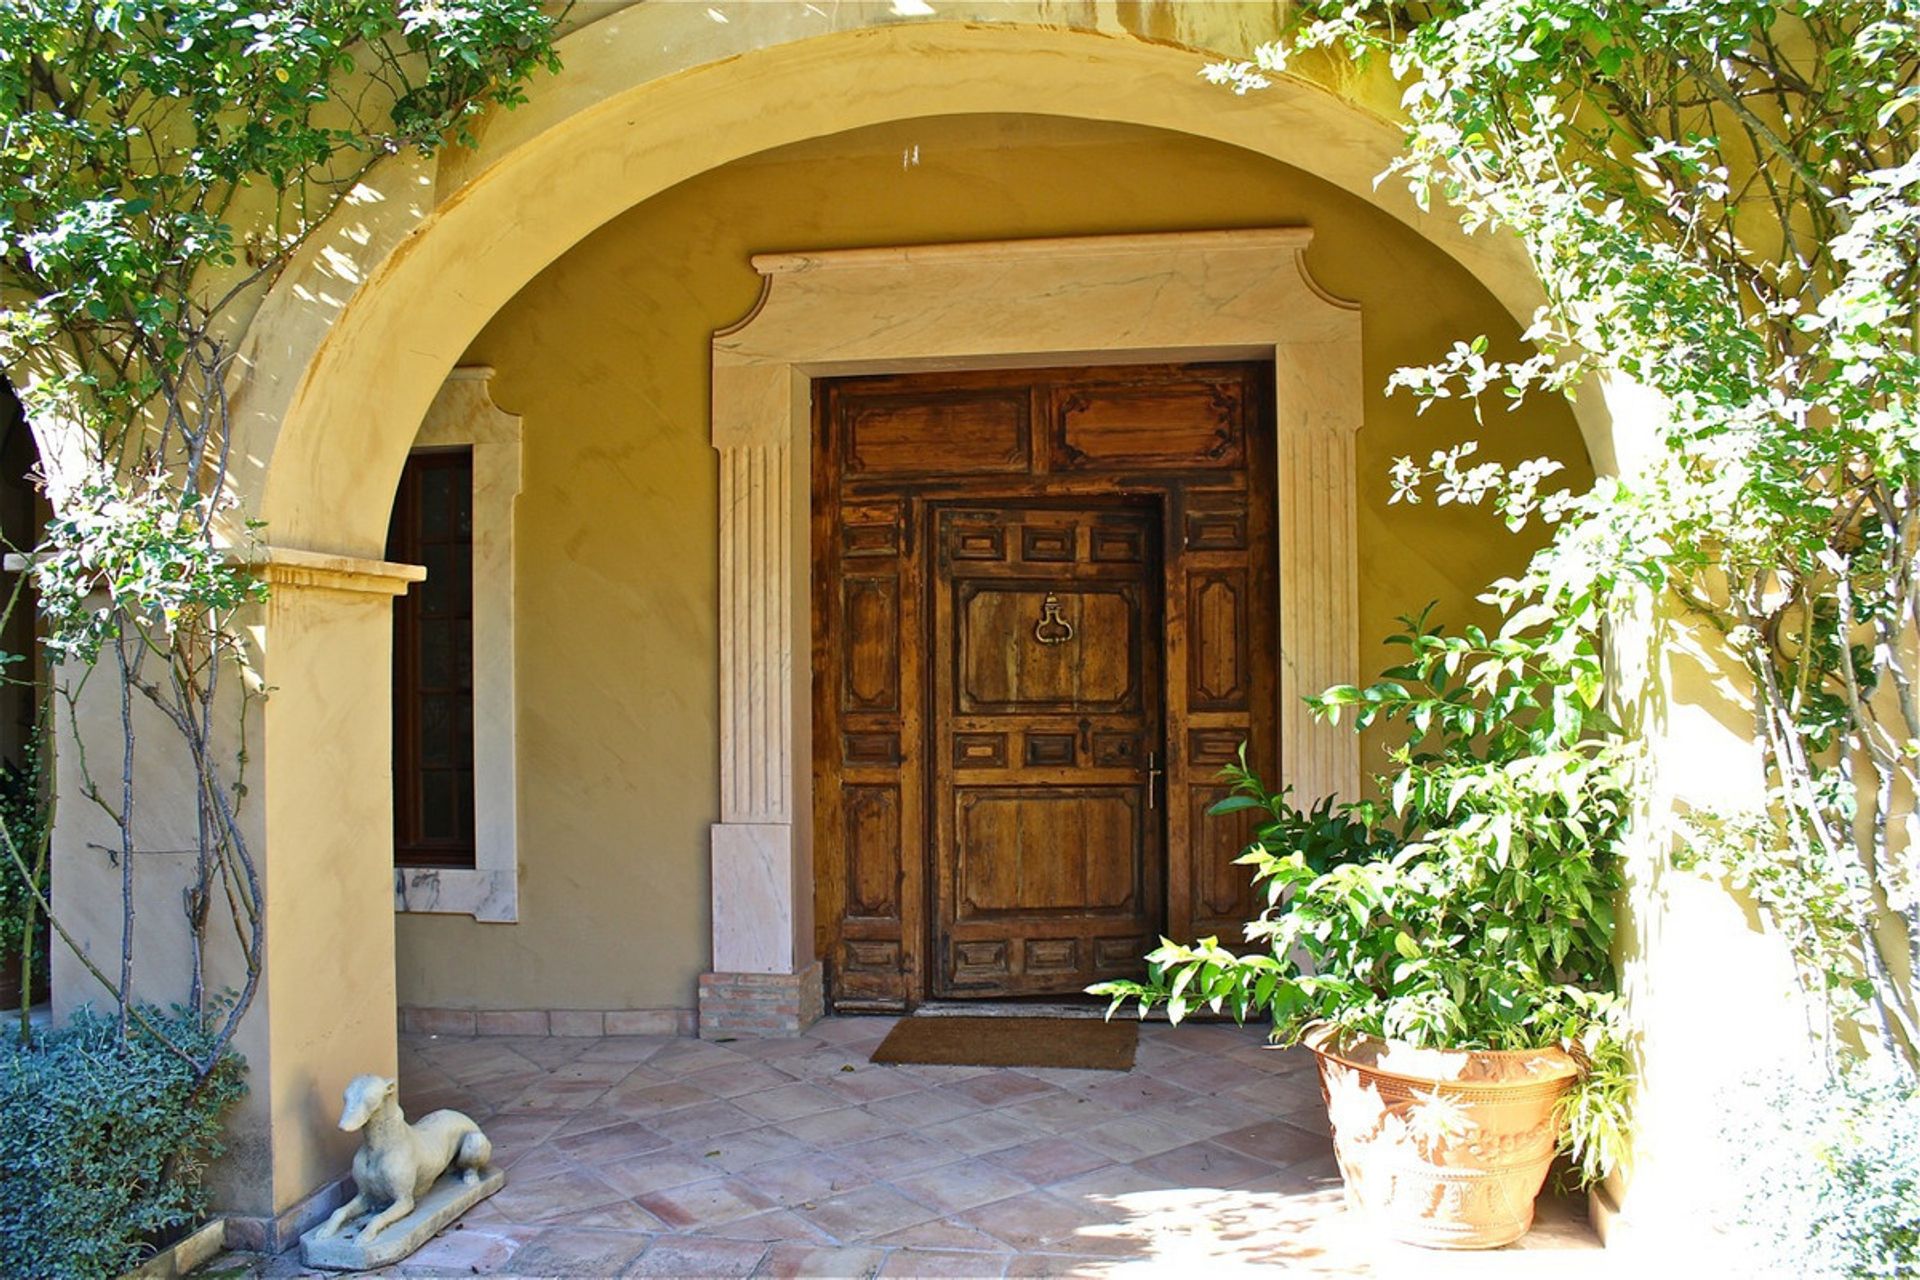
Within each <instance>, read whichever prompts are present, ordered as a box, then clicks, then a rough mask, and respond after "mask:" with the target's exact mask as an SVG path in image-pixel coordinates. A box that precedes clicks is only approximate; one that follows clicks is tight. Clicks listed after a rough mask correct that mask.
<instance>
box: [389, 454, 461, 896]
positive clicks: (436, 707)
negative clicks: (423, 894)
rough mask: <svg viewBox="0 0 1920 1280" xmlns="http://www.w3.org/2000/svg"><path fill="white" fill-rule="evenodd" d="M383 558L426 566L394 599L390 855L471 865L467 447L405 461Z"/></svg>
mask: <svg viewBox="0 0 1920 1280" xmlns="http://www.w3.org/2000/svg"><path fill="white" fill-rule="evenodd" d="M387 558H388V559H390V560H397V561H400V562H402V563H405V564H420V565H425V566H426V569H427V579H426V581H425V582H420V583H416V584H415V585H414V586H413V588H412V589H411V590H410V591H408V592H407V594H406V595H405V596H403V597H401V598H400V599H399V600H397V601H395V603H394V615H393V826H394V831H393V860H394V864H395V865H396V866H402V867H453V868H471V867H473V866H474V865H475V863H474V852H475V822H474V785H473V783H474V768H473V765H474V734H473V727H474V726H473V701H474V699H473V451H472V450H471V449H464V448H463V449H439V450H431V451H420V452H416V453H414V454H412V455H411V456H410V457H409V458H408V459H407V465H406V469H405V471H404V472H403V473H402V474H401V478H400V490H399V493H398V494H397V495H396V496H395V499H394V504H393V517H392V523H391V525H390V526H389V527H388V531H387Z"/></svg>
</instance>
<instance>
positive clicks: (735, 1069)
mask: <svg viewBox="0 0 1920 1280" xmlns="http://www.w3.org/2000/svg"><path fill="white" fill-rule="evenodd" d="M681 1079H683V1080H684V1081H685V1082H686V1083H687V1084H690V1085H692V1086H693V1087H694V1088H696V1089H704V1090H706V1091H707V1092H708V1093H710V1094H712V1095H713V1096H714V1097H716V1098H738V1097H739V1096H740V1095H742V1094H747V1093H760V1092H763V1091H764V1090H767V1089H776V1088H778V1087H780V1086H781V1085H783V1084H787V1083H790V1081H791V1077H789V1076H786V1075H782V1074H781V1073H780V1072H778V1071H775V1070H774V1069H773V1068H772V1067H770V1066H768V1065H767V1064H766V1063H764V1062H754V1061H752V1060H750V1059H738V1058H736V1059H735V1060H734V1061H732V1062H729V1063H727V1064H726V1065H725V1066H719V1067H713V1068H711V1069H709V1070H706V1071H696V1072H694V1073H693V1074H692V1075H690V1076H683V1077H681Z"/></svg>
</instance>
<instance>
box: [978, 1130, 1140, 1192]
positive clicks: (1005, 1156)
mask: <svg viewBox="0 0 1920 1280" xmlns="http://www.w3.org/2000/svg"><path fill="white" fill-rule="evenodd" d="M985 1158H986V1159H987V1160H988V1161H989V1162H991V1163H993V1164H996V1165H998V1166H999V1167H1000V1168H1002V1169H1006V1170H1008V1171H1010V1172H1012V1173H1016V1174H1018V1175H1020V1176H1021V1177H1022V1178H1025V1179H1026V1180H1027V1181H1028V1182H1031V1183H1032V1184H1033V1185H1035V1186H1037V1187H1044V1186H1046V1185H1047V1184H1048V1183H1050V1182H1059V1181H1061V1180H1063V1179H1066V1178H1071V1177H1073V1176H1074V1175H1075V1174H1080V1173H1085V1172H1087V1171H1088V1170H1089V1169H1098V1168H1099V1167H1100V1166H1101V1165H1103V1164H1110V1163H1113V1161H1110V1160H1109V1159H1108V1158H1107V1157H1106V1156H1105V1155H1103V1154H1101V1153H1100V1152H1098V1151H1094V1150H1092V1149H1091V1148H1089V1147H1084V1146H1081V1145H1080V1144H1079V1143H1077V1142H1073V1141H1070V1140H1067V1139H1064V1138H1041V1139H1039V1140H1038V1141H1034V1142H1026V1143H1022V1144H1021V1145H1019V1146H1017V1147H1008V1148H1007V1149H1005V1150H1004V1151H994V1152H990V1153H988V1155H987V1156H986V1157H985Z"/></svg>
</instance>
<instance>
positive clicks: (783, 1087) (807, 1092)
mask: <svg viewBox="0 0 1920 1280" xmlns="http://www.w3.org/2000/svg"><path fill="white" fill-rule="evenodd" d="M755 1065H758V1064H755ZM770 1074H774V1075H776V1076H778V1073H777V1072H774V1073H770ZM778 1078H779V1080H780V1081H781V1083H780V1084H779V1085H778V1086H777V1087H775V1088H771V1089H765V1090H762V1091H760V1092H758V1093H750V1094H747V1095H745V1096H744V1097H738V1098H735V1099H734V1100H733V1105H735V1106H736V1107H739V1108H740V1109H741V1110H742V1111H749V1112H752V1113H753V1114H754V1115H756V1116H760V1117H762V1118H763V1119H767V1120H797V1119H799V1118H800V1117H801V1116H811V1115H817V1114H818V1113H820V1112H822V1111H837V1110H839V1109H840V1108H842V1107H845V1106H848V1105H849V1104H848V1103H846V1102H844V1101H842V1100H841V1099H839V1098H837V1097H835V1096H834V1095H833V1094H831V1093H828V1092H827V1091H826V1090H825V1089H822V1088H821V1087H820V1086H818V1085H814V1084H804V1083H801V1082H800V1081H797V1080H791V1079H788V1078H787V1077H785V1076H778Z"/></svg>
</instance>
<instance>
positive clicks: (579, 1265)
mask: <svg viewBox="0 0 1920 1280" xmlns="http://www.w3.org/2000/svg"><path fill="white" fill-rule="evenodd" d="M646 1247H647V1237H645V1236H641V1235H628V1234H625V1233H623V1232H618V1231H587V1230H584V1229H582V1228H579V1227H554V1228H552V1229H550V1230H547V1231H542V1232H541V1233H540V1234H539V1235H537V1236H535V1237H534V1238H533V1239H532V1240H529V1241H528V1242H527V1243H526V1244H525V1245H524V1246H523V1247H521V1248H520V1249H519V1250H518V1251H516V1252H515V1253H514V1255H513V1258H512V1260H511V1261H510V1263H509V1266H510V1267H511V1268H512V1270H513V1273H514V1274H515V1275H525V1276H616V1275H619V1274H620V1273H621V1272H622V1271H624V1270H626V1268H627V1266H628V1265H629V1264H630V1263H632V1262H633V1260H634V1259H636V1258H638V1257H639V1256H640V1255H641V1253H642V1252H644V1251H645V1250H646Z"/></svg>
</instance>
